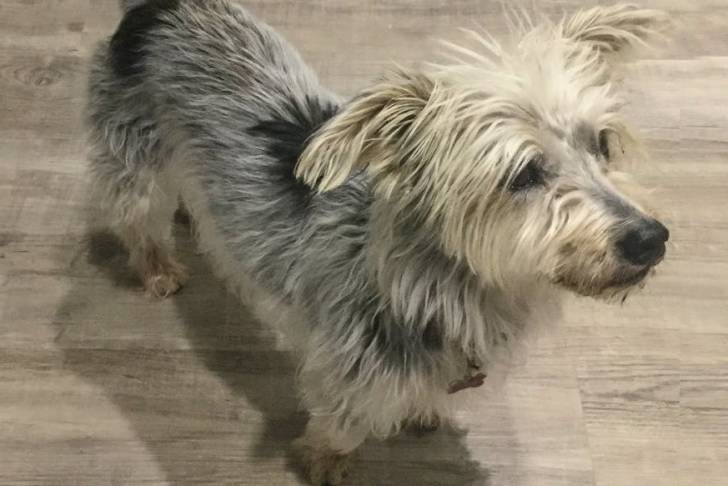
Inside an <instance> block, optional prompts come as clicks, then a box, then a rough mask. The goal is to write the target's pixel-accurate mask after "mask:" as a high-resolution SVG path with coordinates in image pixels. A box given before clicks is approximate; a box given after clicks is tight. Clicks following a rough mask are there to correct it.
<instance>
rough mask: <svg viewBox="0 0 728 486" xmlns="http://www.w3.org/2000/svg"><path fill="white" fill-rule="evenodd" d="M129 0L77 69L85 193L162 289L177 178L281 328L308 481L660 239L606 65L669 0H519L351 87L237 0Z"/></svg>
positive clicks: (464, 380) (621, 290) (641, 262)
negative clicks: (86, 131)
mask: <svg viewBox="0 0 728 486" xmlns="http://www.w3.org/2000/svg"><path fill="white" fill-rule="evenodd" d="M122 6H123V7H124V10H125V15H124V18H123V20H122V21H121V24H120V25H119V28H118V30H117V31H116V33H115V34H114V35H113V36H112V37H111V38H110V39H109V40H108V41H105V42H103V44H102V45H101V46H100V47H99V49H98V51H97V52H96V54H95V57H94V59H93V65H92V70H91V76H90V88H89V113H88V119H89V125H90V128H91V134H92V135H91V136H92V144H93V148H94V151H93V154H92V161H91V174H92V178H93V183H94V186H95V189H96V192H97V194H98V195H99V199H98V201H99V205H100V206H102V207H103V209H104V210H105V212H106V214H107V220H106V221H107V223H108V224H109V225H110V226H111V227H112V228H113V229H114V230H115V231H116V232H117V234H118V235H119V236H120V238H121V239H122V240H123V242H124V244H125V245H126V247H127V248H128V249H129V253H130V262H131V265H133V267H134V268H135V269H136V271H137V272H138V273H139V275H140V277H141V279H142V281H143V283H144V285H145V287H146V288H147V289H148V290H149V292H151V293H152V294H155V295H157V296H160V297H166V296H168V295H170V294H173V293H174V292H176V291H177V290H178V289H179V288H180V286H182V285H183V284H184V281H185V279H186V273H185V269H184V268H183V266H182V265H181V264H180V263H179V262H177V261H176V260H175V257H174V256H173V253H172V250H171V249H170V243H169V236H170V227H171V223H172V215H173V212H174V211H175V209H176V208H177V206H178V201H179V200H181V201H182V202H183V204H184V207H185V208H186V209H187V210H188V211H189V213H190V215H191V218H192V221H193V224H194V228H195V230H196V233H197V235H198V240H199V245H200V247H201V249H202V250H203V251H204V252H205V253H206V254H208V255H209V258H210V260H211V261H212V263H213V265H214V268H215V271H216V273H217V274H218V275H219V276H220V277H221V278H223V279H225V280H226V281H227V282H228V283H229V285H230V287H231V288H232V289H233V290H234V292H236V293H237V294H239V295H241V297H242V298H244V299H245V300H246V302H247V303H248V304H249V305H250V306H252V307H253V308H254V309H255V311H256V314H257V315H258V316H259V317H260V318H261V319H263V320H264V321H267V322H271V323H272V324H274V325H276V326H278V327H279V328H281V329H282V330H283V331H284V332H285V334H287V335H288V337H289V338H290V340H291V341H292V342H293V343H294V344H295V348H296V350H297V352H298V353H299V358H300V376H299V381H300V387H301V391H302V396H303V401H304V404H305V406H306V407H307V409H308V411H309V412H310V416H311V417H310V421H309V423H308V426H307V429H306V432H305V434H304V436H303V437H301V438H300V439H299V440H298V441H297V450H298V451H299V453H300V456H301V458H302V461H303V463H304V465H305V467H306V470H307V472H308V474H309V477H310V479H311V481H312V482H313V483H315V484H322V483H331V484H338V483H339V482H340V481H341V479H342V477H343V476H344V475H345V473H346V468H347V458H348V456H349V455H350V453H351V452H352V451H354V449H356V448H357V446H359V445H360V444H361V443H362V442H363V441H364V440H365V438H366V437H368V436H374V437H386V436H388V435H391V434H393V433H395V432H396V431H397V430H398V429H399V428H400V427H401V426H402V424H405V423H412V422H414V423H418V424H422V425H424V426H429V425H434V424H436V423H437V421H438V420H439V417H440V416H441V415H442V414H444V413H446V409H447V404H448V401H449V400H448V397H449V395H450V392H454V391H457V390H459V389H462V388H464V387H468V386H478V385H480V384H481V383H482V381H483V378H484V376H485V373H487V370H488V369H489V367H490V366H492V365H493V363H494V362H495V361H496V360H497V359H498V358H497V357H498V356H499V355H501V354H503V353H502V350H507V349H509V348H511V347H512V346H513V345H514V344H516V343H518V342H522V341H523V339H524V335H525V334H526V333H527V332H528V331H529V329H531V328H533V327H534V324H535V322H536V321H538V320H539V319H541V320H543V317H544V316H548V315H549V313H550V310H549V309H551V308H553V307H554V306H555V305H557V304H555V303H557V302H558V296H559V293H560V291H561V290H562V289H566V290H569V291H572V292H576V293H578V294H581V295H588V296H593V297H599V298H605V299H608V300H613V299H622V298H624V297H626V295H627V293H628V292H630V290H632V289H634V288H635V287H639V286H640V285H641V284H642V282H643V281H644V279H645V277H646V276H648V274H650V273H652V270H653V268H654V266H655V265H656V264H657V263H658V262H660V261H661V259H662V258H663V256H664V253H665V242H666V241H667V239H668V231H667V229H666V228H665V227H664V226H663V225H662V224H661V223H659V222H658V221H657V220H656V219H655V218H654V217H653V216H651V213H650V211H649V210H648V209H646V206H645V205H644V203H643V202H641V201H638V199H637V195H639V193H640V192H639V189H638V188H637V187H636V185H635V184H632V183H630V181H629V178H627V177H626V176H625V175H624V174H623V173H621V172H619V170H618V169H619V167H620V166H622V167H623V166H624V164H625V161H626V160H627V159H628V158H629V156H630V155H631V152H632V151H631V150H628V149H630V148H631V146H632V145H634V144H633V143H631V142H633V138H632V137H631V136H630V135H629V132H628V130H627V128H626V126H625V124H624V123H623V121H622V120H621V118H620V114H619V109H620V106H621V104H622V100H621V99H620V97H619V94H618V91H617V89H618V86H617V85H618V83H617V82H615V74H614V73H615V70H618V69H617V68H619V66H620V65H621V64H622V60H623V59H624V54H625V53H627V52H628V51H630V50H632V49H631V48H633V47H635V46H638V45H641V44H643V43H645V41H646V40H647V39H648V38H649V37H651V36H652V35H653V34H655V33H657V32H658V31H659V30H660V29H661V27H662V25H663V24H664V23H665V20H666V19H665V16H664V15H663V14H662V13H660V12H657V11H653V10H642V9H638V8H635V7H630V6H612V7H597V8H593V9H591V10H586V11H582V12H579V13H576V14H575V15H574V16H572V17H570V18H567V19H564V20H562V21H560V22H550V21H548V20H543V21H542V22H540V23H539V25H533V24H532V23H531V22H530V20H529V19H528V18H527V17H524V16H521V15H519V16H517V18H518V19H519V22H517V23H515V24H514V25H516V27H515V28H514V29H512V30H513V31H514V32H513V34H514V35H513V37H514V39H513V41H512V42H508V43H504V44H501V43H498V42H496V41H495V40H493V39H491V38H490V37H488V36H487V34H478V33H473V32H471V33H469V38H470V41H472V44H473V45H472V46H468V47H463V46H456V45H450V48H449V52H450V58H449V60H448V62H447V63H443V64H437V65H427V66H424V67H422V68H418V69H398V70H394V69H393V70H392V72H390V73H389V74H387V75H386V76H385V77H384V78H383V79H381V80H380V81H379V82H377V83H376V84H374V85H372V86H371V87H369V88H367V89H365V90H364V91H362V92H361V93H359V94H358V95H357V96H355V97H354V98H353V99H351V100H348V101H344V100H342V99H340V98H339V97H338V96H336V95H335V94H333V93H331V92H330V91H329V90H327V89H326V88H324V87H322V86H321V85H320V84H319V81H318V80H317V78H316V76H315V75H314V73H313V72H312V71H311V69H309V67H308V66H306V64H304V62H303V61H302V60H301V57H300V56H299V55H298V53H297V52H296V51H295V50H294V49H293V48H292V47H291V46H290V45H289V44H288V43H287V42H286V41H285V40H284V39H282V38H281V36H280V35H278V34H277V33H276V32H274V31H273V30H272V29H271V28H270V27H268V26H267V25H265V24H263V23H261V22H260V21H258V20H256V19H255V18H254V17H253V16H252V15H251V14H250V13H248V12H247V11H246V10H244V9H243V8H241V7H240V6H238V5H235V4H233V3H231V2H229V1H228V0H207V1H195V0H125V1H124V2H122Z"/></svg>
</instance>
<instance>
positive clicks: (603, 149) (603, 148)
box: [599, 130, 609, 160]
mask: <svg viewBox="0 0 728 486" xmlns="http://www.w3.org/2000/svg"><path fill="white" fill-rule="evenodd" d="M599 153H601V154H602V156H603V157H604V160H609V130H602V131H601V132H599Z"/></svg>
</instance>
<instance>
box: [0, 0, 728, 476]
mask: <svg viewBox="0 0 728 486" xmlns="http://www.w3.org/2000/svg"><path fill="white" fill-rule="evenodd" d="M246 3H247V4H248V5H249V6H250V8H251V9H252V10H253V11H254V12H256V13H258V14H259V15H260V16H261V17H262V18H264V19H265V20H267V21H268V22H269V23H271V24H272V25H274V26H276V27H277V28H279V29H280V30H281V31H283V32H284V33H285V34H286V35H287V36H288V37H289V38H290V39H291V40H292V41H293V42H294V43H295V44H296V45H297V46H299V47H300V49H301V51H302V52H303V54H304V56H305V57H306V58H307V59H308V60H309V61H310V62H311V63H312V64H313V65H314V66H315V67H316V69H317V70H318V71H319V72H320V74H321V76H322V78H323V79H324V80H325V81H326V82H327V83H328V84H330V85H331V86H333V87H334V88H336V89H338V90H339V91H340V92H342V93H347V94H350V93H353V92H354V91H356V89H358V88H360V87H362V86H364V85H365V84H366V83H367V82H369V81H370V80H371V79H373V78H374V77H375V76H376V75H377V74H378V73H380V72H381V71H382V69H383V68H384V67H385V66H386V65H387V64H388V63H390V62H391V61H397V62H401V63H410V62H413V61H417V60H423V59H431V58H432V53H433V51H434V50H435V47H434V42H432V41H431V39H433V38H438V37H448V38H457V32H456V27H459V26H474V25H476V23H477V24H482V25H486V26H488V27H489V28H490V29H491V31H492V32H494V34H496V36H498V35H501V34H503V33H504V32H505V30H506V29H505V27H504V25H503V23H502V22H501V20H500V19H501V14H500V12H501V6H500V5H499V4H498V2H494V1H491V0H457V1H454V0H453V1H447V0H420V1H414V0H412V1H406V0H391V1H384V0H372V1H365V0H339V1H333V0H332V1H322V0H321V1H297V0H281V1H266V0H251V1H248V2H246ZM530 3H531V2H528V4H530ZM535 3H536V4H539V5H543V8H544V10H546V11H547V12H548V13H550V14H556V15H558V14H559V13H560V12H562V11H571V10H573V9H574V8H575V7H576V6H577V5H579V4H584V3H589V4H591V3H592V2H579V1H578V0H553V1H547V2H538V1H536V2H535ZM650 5H652V6H656V7H661V8H666V9H669V10H670V11H672V12H673V13H674V14H675V17H676V19H677V20H678V21H679V23H680V26H679V29H678V30H677V32H676V34H675V41H674V42H673V43H672V45H670V46H669V47H668V49H667V50H666V52H664V53H662V54H659V55H652V58H651V59H649V60H645V61H640V62H638V63H636V64H635V65H634V66H633V69H632V70H631V74H630V75H629V76H628V77H627V81H626V83H627V86H628V89H629V92H630V96H629V98H630V101H631V105H630V106H629V107H628V111H629V112H630V116H631V117H632V119H633V120H634V125H635V126H636V127H639V128H640V130H641V133H642V134H643V136H644V138H645V139H646V141H647V146H648V148H649V150H650V152H651V153H652V155H653V158H654V163H653V164H651V165H649V166H645V167H641V168H639V177H640V178H641V179H642V180H643V181H645V182H646V183H648V184H650V185H652V186H654V187H656V188H657V190H656V193H655V200H656V202H657V206H658V207H660V208H662V213H663V214H664V216H665V219H666V221H667V222H668V223H669V226H670V228H671V231H672V235H673V236H672V240H671V244H670V247H669V250H668V252H669V253H668V259H667V261H666V262H665V263H664V264H663V265H662V266H661V270H660V272H659V275H658V277H657V278H655V279H654V280H653V281H652V283H651V284H650V285H649V286H648V288H647V289H646V290H645V291H644V292H643V293H642V294H640V295H638V296H636V297H634V298H632V299H630V300H629V301H628V302H627V303H626V304H625V305H624V306H606V305H603V304H599V303H595V302H592V301H589V300H577V299H573V300H572V301H570V302H569V303H568V305H567V308H566V311H565V315H564V319H563V322H562V323H561V325H560V326H559V327H558V329H557V330H555V331H554V332H553V333H552V334H550V335H548V336H546V337H545V338H544V339H543V340H542V341H541V342H540V343H539V344H538V345H537V346H536V347H535V348H534V349H533V350H532V352H531V354H530V358H529V361H528V362H527V364H525V365H524V366H522V367H519V368H518V369H516V370H514V372H513V373H512V375H511V377H510V378H509V380H508V381H507V383H506V384H505V385H504V387H503V389H502V390H501V391H500V392H498V393H487V392H486V391H485V390H477V391H470V392H467V393H466V394H464V405H463V410H462V412H460V413H459V415H458V417H457V418H458V421H457V422H458V424H459V427H461V428H462V430H459V431H458V430H443V431H440V432H438V433H436V434H434V435H432V436H429V437H426V438H422V439H418V438H415V437H411V436H407V435H404V436H401V437H398V438H395V439H393V440H390V441H387V442H385V443H374V442H373V443H369V444H367V445H366V446H365V447H364V449H363V450H362V451H361V453H360V455H359V460H358V463H357V466H356V470H355V472H354V475H353V477H352V479H351V484H358V485H402V484H411V485H413V486H414V485H461V484H468V485H488V486H506V485H507V486H525V485H533V486H550V485H569V486H572V485H573V486H584V485H598V486H628V485H634V486H646V485H650V486H652V485H668V486H673V485H678V486H682V485H684V486H688V485H716V486H717V485H723V484H728V2H727V1H726V0H651V1H650ZM118 18H119V12H118V9H117V6H116V2H115V0H2V1H1V2H0V484H3V485H4V484H13V485H14V484H48V485H73V484H79V485H96V484H142V483H144V484H148V483H149V484H192V483H207V484H221V483H231V484H233V483H235V484H246V485H258V484H265V485H270V486H277V485H293V484H299V483H300V479H299V478H298V476H297V475H296V472H295V470H294V469H293V468H292V467H291V466H290V465H289V464H288V459H287V454H288V444H289V442H290V441H291V439H292V438H293V437H295V436H296V435H298V433H299V432H300V431H301V429H302V427H303V425H304V421H305V415H304V414H303V413H302V412H301V411H300V410H299V408H298V402H297V399H296V395H295V390H294V388H293V381H292V374H293V365H292V363H291V361H290V359H289V358H288V357H287V355H286V354H285V353H284V352H281V351H278V350H276V347H275V338H274V335H273V334H272V333H271V332H270V331H269V330H267V329H266V328H265V327H263V326H262V325H260V324H258V323H256V322H255V321H254V320H252V319H251V318H249V317H248V315H247V314H246V311H245V309H244V308H241V306H240V305H239V304H238V303H237V302H236V301H235V300H234V299H233V298H231V297H229V296H227V295H226V294H225V292H224V291H223V289H222V288H221V286H220V284H219V283H218V282H217V281H216V280H215V279H214V278H213V277H211V275H210V269H209V267H208V266H207V265H206V264H205V262H204V261H203V260H202V259H201V257H200V256H199V255H197V254H195V250H194V246H193V245H192V244H191V243H190V241H189V238H187V235H186V234H185V233H184V230H182V229H180V230H179V235H178V236H179V240H180V251H181V253H182V256H183V259H184V261H186V262H187V263H188V264H190V265H191V267H192V270H193V274H192V279H191V282H190V284H189V286H188V287H187V288H186V289H185V290H184V291H183V293H181V294H179V295H178V296H176V297H175V298H172V299H169V300H167V301H164V302H157V301H154V300H152V299H150V298H148V297H146V296H145V295H144V293H143V292H142V291H141V290H140V289H139V287H138V286H137V284H136V282H135V281H134V279H133V277H132V276H131V275H130V274H129V273H128V271H127V270H125V267H124V260H123V255H122V254H120V252H119V249H118V247H117V246H116V245H115V243H114V242H113V241H112V240H110V239H109V238H107V237H104V236H103V235H88V234H87V232H86V230H85V223H84V221H85V219H86V216H87V214H88V210H89V208H88V206H87V204H86V202H85V198H86V194H87V192H88V186H87V185H86V181H85V178H84V175H83V171H84V166H85V161H84V158H85V156H84V153H85V146H84V137H83V130H82V126H81V122H80V113H81V109H82V106H83V104H84V84H85V71H86V67H87V59H88V57H89V53H90V51H91V48H92V46H93V45H94V43H95V42H96V41H98V40H99V39H101V38H102V37H104V36H106V35H109V34H110V33H111V32H112V30H113V29H114V27H115V24H116V22H117V21H118Z"/></svg>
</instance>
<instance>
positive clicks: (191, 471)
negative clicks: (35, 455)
mask: <svg viewBox="0 0 728 486" xmlns="http://www.w3.org/2000/svg"><path fill="white" fill-rule="evenodd" d="M176 231H177V234H178V248H179V250H178V251H179V253H180V259H181V260H182V261H183V263H185V264H186V265H187V266H188V268H189V269H190V270H191V275H192V277H191V279H190V282H189V283H188V285H187V286H186V287H185V288H184V290H183V291H182V292H181V293H180V294H178V295H176V296H174V297H173V298H172V299H173V300H172V302H173V303H174V304H173V305H172V306H170V304H168V303H166V302H165V303H154V302H152V301H150V300H149V299H148V298H146V297H145V296H144V295H143V293H142V292H141V291H140V290H139V289H138V286H139V283H138V281H137V279H136V278H135V277H134V276H133V275H132V273H131V271H130V270H129V269H128V267H127V265H126V252H125V251H124V250H123V248H122V247H121V246H120V244H119V242H118V241H117V240H116V239H115V238H114V237H113V236H111V235H109V234H106V233H94V234H92V235H90V236H89V237H88V239H87V244H86V245H85V247H84V248H82V249H80V250H79V255H80V257H79V258H76V259H74V262H73V263H72V267H74V268H72V271H73V272H74V273H75V274H76V275H78V274H81V275H82V276H83V275H85V276H88V277H89V278H76V279H74V282H77V284H76V285H75V286H74V288H73V289H72V290H71V291H70V292H69V293H68V295H67V296H66V298H65V300H64V302H63V303H62V305H61V306H60V307H59V309H58V312H57V315H56V323H55V324H56V326H58V327H59V328H60V329H59V336H61V337H60V338H59V339H58V340H57V345H58V346H59V347H60V349H61V351H62V352H63V362H64V366H65V367H66V368H68V369H70V370H71V371H73V372H74V373H75V374H76V375H79V376H81V377H82V378H84V379H85V380H86V381H88V382H90V383H93V384H94V385H95V386H97V387H100V388H101V389H103V390H104V393H105V394H106V395H107V396H108V397H109V398H110V399H112V400H113V402H114V403H115V404H116V405H117V406H118V407H119V409H120V410H121V411H122V413H123V414H124V416H125V418H126V419H127V420H128V421H129V422H130V423H131V425H132V426H133V427H134V429H135V432H136V434H137V436H138V437H139V438H140V439H141V440H142V441H143V442H144V444H145V446H146V448H147V449H148V450H149V451H150V452H151V453H152V454H153V455H154V457H155V459H156V461H157V462H158V464H159V466H160V467H161V469H162V470H163V471H164V473H165V474H166V476H167V479H168V480H169V481H170V482H171V483H173V484H192V483H199V482H207V483H214V484H219V483H222V482H233V483H236V484H263V483H268V484H271V485H276V486H277V485H279V484H297V483H298V482H299V481H300V477H299V475H298V472H297V469H296V468H295V467H294V466H292V465H291V461H290V443H291V441H292V440H293V439H294V438H295V437H297V436H298V435H299V434H300V433H301V432H302V431H303V428H304V425H305V422H306V414H305V412H304V411H302V410H301V408H300V404H299V401H298V398H297V393H296V389H295V383H294V374H295V364H294V363H293V362H292V358H291V356H290V355H289V353H287V352H285V351H280V350H278V349H276V341H275V335H274V334H273V333H272V332H271V331H270V330H269V329H267V328H266V327H265V326H263V325H262V324H260V323H259V322H257V321H256V320H255V319H253V318H252V317H251V316H250V315H249V313H248V312H247V311H246V310H245V308H244V307H243V306H242V305H241V304H239V303H238V302H237V300H236V298H234V297H232V296H230V295H228V293H227V292H226V291H225V290H224V288H223V285H222V284H221V283H220V282H219V281H218V280H216V279H215V278H214V277H213V276H212V273H211V270H210V267H209V266H208V265H207V263H206V262H205V260H204V258H202V257H201V256H199V255H196V254H195V252H194V246H193V244H192V242H191V241H190V238H189V237H188V236H187V231H186V228H185V227H183V226H180V225H177V227H176ZM94 279H95V280H96V282H99V281H100V279H101V280H103V281H107V282H108V281H109V280H110V281H111V282H113V283H114V286H115V287H117V288H112V289H110V290H109V289H108V285H107V290H106V291H98V290H95V289H94V287H95V285H94ZM137 305H138V306H139V308H137ZM157 306H160V307H157ZM164 306H166V307H164ZM158 309H162V310H158ZM164 309H166V312H167V314H163V310H164ZM159 313H162V314H163V315H160V314H159ZM170 314H171V315H172V317H170ZM175 314H176V316H177V318H176V319H175V318H174V315H175ZM99 316H103V319H101V318H100V317H99ZM125 319H136V320H142V321H144V320H148V322H141V323H140V322H135V325H134V327H133V329H132V330H130V331H129V332H126V331H124V327H123V325H124V323H125ZM105 321H106V322H105ZM110 321H113V322H110ZM180 321H181V322H180ZM156 325H160V326H166V327H164V329H162V330H158V329H153V328H152V329H151V330H149V332H148V333H146V332H145V329H149V328H150V327H151V326H156ZM147 326H149V327H147ZM107 329H108V332H107ZM120 329H121V330H120ZM113 333H117V334H118V335H119V339H118V342H117V341H116V340H115V341H114V344H113V345H104V346H103V347H98V346H92V345H88V344H85V343H86V339H87V338H86V337H85V336H99V335H102V336H104V335H107V336H108V334H113ZM149 336H151V338H150V337H149ZM180 342H182V343H185V342H186V343H188V344H180ZM464 435H465V434H464V432H462V431H457V430H454V429H452V428H447V427H444V428H443V429H441V430H440V431H438V432H435V433H433V434H430V435H428V436H426V437H423V438H418V437H414V436H411V435H407V434H401V435H400V436H398V437H395V438H393V439H391V440H388V441H385V442H376V441H369V442H368V443H367V444H365V445H364V446H363V447H362V449H361V450H360V451H359V453H358V456H357V461H356V463H355V466H354V470H353V471H352V475H351V476H350V478H349V481H348V483H347V484H350V485H377V486H385V485H401V484H405V483H410V484H416V485H418V486H419V485H424V486H426V485H433V486H434V485H488V484H489V481H488V472H487V470H485V469H484V468H482V467H481V466H480V465H479V464H478V463H477V462H476V461H474V460H472V459H471V457H470V453H469V451H468V450H467V448H466V446H465V444H464ZM251 437H254V439H253V440H251ZM279 479H280V481H279Z"/></svg>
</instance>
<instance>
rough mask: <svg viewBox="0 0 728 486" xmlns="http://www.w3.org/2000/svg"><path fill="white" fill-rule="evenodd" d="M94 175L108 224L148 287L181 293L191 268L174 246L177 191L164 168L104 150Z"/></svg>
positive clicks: (153, 290)
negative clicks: (174, 253) (127, 160)
mask: <svg viewBox="0 0 728 486" xmlns="http://www.w3.org/2000/svg"><path fill="white" fill-rule="evenodd" d="M91 177H92V183H93V186H94V187H93V189H94V192H95V194H96V195H97V200H98V201H99V205H100V207H101V209H102V211H103V217H104V218H105V220H104V223H105V224H107V225H108V226H109V227H110V228H111V229H112V231H114V232H115V233H116V234H117V235H118V236H119V237H120V238H121V240H122V242H123V243H124V245H125V246H126V248H127V249H128V251H129V262H130V264H131V266H132V267H133V268H134V270H135V271H136V272H137V273H138V275H139V277H140V279H141V280H142V283H143V284H144V287H145V288H146V289H147V291H148V292H149V293H150V294H152V295H154V296H156V297H160V298H163V297H167V296H169V295H171V294H174V293H175V292H177V291H178V290H179V289H180V288H181V287H182V285H183V284H184V283H185V281H186V279H187V272H186V270H185V268H184V267H183V266H182V265H181V264H180V263H179V262H177V260H176V259H175V258H174V257H173V256H172V251H171V249H170V244H171V243H170V239H171V238H170V237H171V229H172V221H173V215H174V211H175V210H176V208H177V205H178V194H177V191H176V190H175V189H174V187H173V186H172V184H170V183H169V182H168V181H167V177H165V174H164V170H162V169H158V168H157V167H155V166H154V165H152V166H144V167H141V168H139V167H138V165H137V166H136V167H135V166H133V165H131V166H130V165H129V164H126V163H125V162H123V161H121V160H119V159H118V157H116V156H114V155H113V154H111V152H110V150H107V149H106V148H101V149H99V150H98V152H97V153H96V154H95V156H94V157H93V158H92V161H91Z"/></svg>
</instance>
